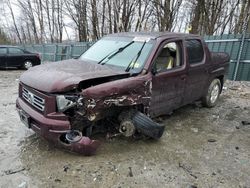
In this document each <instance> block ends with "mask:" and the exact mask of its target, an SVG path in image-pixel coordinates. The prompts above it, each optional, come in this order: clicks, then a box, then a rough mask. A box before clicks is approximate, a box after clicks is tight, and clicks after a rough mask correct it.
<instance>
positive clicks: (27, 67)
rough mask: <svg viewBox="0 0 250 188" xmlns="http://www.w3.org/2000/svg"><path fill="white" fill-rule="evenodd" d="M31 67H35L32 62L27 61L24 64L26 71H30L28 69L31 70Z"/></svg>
mask: <svg viewBox="0 0 250 188" xmlns="http://www.w3.org/2000/svg"><path fill="white" fill-rule="evenodd" d="M31 67H33V63H32V61H25V62H24V63H23V68H24V69H26V70H28V69H29V68H31Z"/></svg>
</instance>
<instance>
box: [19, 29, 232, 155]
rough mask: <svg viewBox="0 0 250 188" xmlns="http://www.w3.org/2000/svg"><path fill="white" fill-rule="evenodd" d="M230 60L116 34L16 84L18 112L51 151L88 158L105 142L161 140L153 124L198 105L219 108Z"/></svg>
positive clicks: (195, 45)
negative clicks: (60, 149) (104, 138)
mask: <svg viewBox="0 0 250 188" xmlns="http://www.w3.org/2000/svg"><path fill="white" fill-rule="evenodd" d="M228 62H229V56H228V55H227V54H225V53H210V52H209V50H208V48H207V46H206V44H205V43H204V40H203V39H201V38H200V37H199V36H196V35H187V34H181V33H119V34H114V35H109V36H106V37H104V38H102V39H101V40H99V41H98V42H96V43H95V44H94V45H93V46H92V47H91V48H90V49H89V50H88V51H86V52H85V53H84V54H83V55H82V56H81V57H80V58H79V59H78V60H73V59H72V60H66V61H62V62H54V63H50V64H45V65H40V66H37V67H34V68H31V69H30V70H28V71H26V72H25V73H23V75H21V77H20V84H19V97H18V99H17V103H16V106H17V109H18V112H19V114H20V118H21V120H22V121H23V122H24V124H25V125H26V126H27V127H29V128H31V129H32V130H34V131H35V132H36V133H38V134H40V135H41V136H42V137H44V138H46V139H47V140H49V141H51V142H52V143H54V144H56V145H58V146H61V147H63V148H66V149H68V150H70V151H73V152H78V153H82V154H84V155H92V154H94V153H95V151H96V149H97V148H98V146H99V145H100V141H99V140H95V139H93V138H94V137H95V135H97V134H98V133H102V134H106V136H107V137H114V136H118V135H119V136H120V135H122V136H125V137H136V138H138V137H139V138H140V137H145V136H146V137H151V138H154V139H159V138H160V137H161V136H162V134H163V131H164V126H162V125H159V124H158V123H156V122H154V121H153V120H152V118H155V117H157V116H160V115H164V114H168V113H170V112H172V111H173V110H175V109H177V108H179V107H181V106H183V105H186V104H189V103H191V102H194V101H196V100H202V103H203V104H204V105H205V106H207V107H212V106H214V105H216V103H217V101H218V97H219V95H220V93H221V91H222V87H223V83H224V79H225V74H226V73H227V70H228V65H229V64H228Z"/></svg>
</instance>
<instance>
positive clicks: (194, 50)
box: [186, 39, 204, 64]
mask: <svg viewBox="0 0 250 188" xmlns="http://www.w3.org/2000/svg"><path fill="white" fill-rule="evenodd" d="M186 46H187V53H188V61H189V64H196V63H200V62H201V61H202V60H203V57H204V51H203V46H202V44H201V41H200V40H197V39H192V40H187V41H186Z"/></svg>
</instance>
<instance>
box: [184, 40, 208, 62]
mask: <svg viewBox="0 0 250 188" xmlns="http://www.w3.org/2000/svg"><path fill="white" fill-rule="evenodd" d="M192 40H196V41H198V42H199V43H200V45H201V47H202V54H203V57H202V59H201V61H197V62H195V63H190V61H189V52H188V45H187V42H188V41H192ZM185 50H186V54H187V62H188V65H189V66H190V67H196V66H199V65H203V64H205V56H206V53H205V49H204V44H203V42H202V40H201V39H200V38H187V39H185Z"/></svg>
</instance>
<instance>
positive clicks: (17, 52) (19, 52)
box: [9, 48, 23, 54]
mask: <svg viewBox="0 0 250 188" xmlns="http://www.w3.org/2000/svg"><path fill="white" fill-rule="evenodd" d="M9 53H10V54H23V50H21V49H19V48H9Z"/></svg>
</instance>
